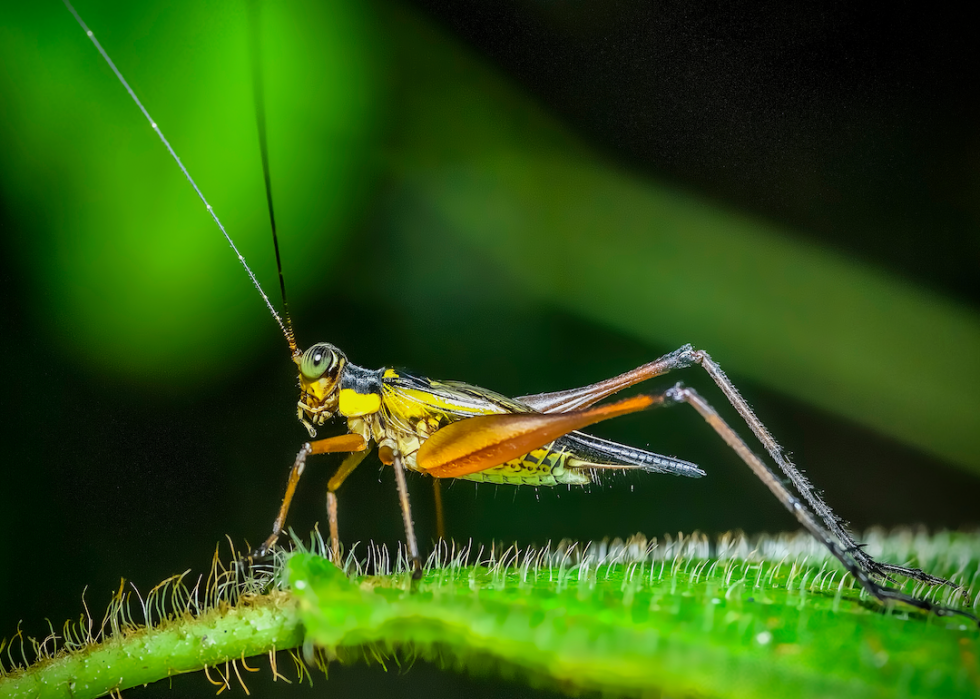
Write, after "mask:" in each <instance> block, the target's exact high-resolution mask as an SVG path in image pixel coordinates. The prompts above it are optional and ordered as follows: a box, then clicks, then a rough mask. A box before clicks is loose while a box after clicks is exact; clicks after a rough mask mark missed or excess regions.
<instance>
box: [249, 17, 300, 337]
mask: <svg viewBox="0 0 980 699" xmlns="http://www.w3.org/2000/svg"><path fill="white" fill-rule="evenodd" d="M248 30H249V31H248V38H249V47H250V49H251V51H250V53H251V54H252V95H253V97H254V98H255V123H256V125H257V126H258V128H259V150H260V151H261V152H262V174H263V176H264V177H265V199H266V202H267V203H268V205H269V223H270V224H271V226H272V246H273V247H274V248H275V250H276V269H277V270H278V271H279V292H280V294H281V295H282V314H283V315H284V316H285V317H286V340H287V341H288V342H289V349H291V350H292V351H293V355H294V356H295V355H297V354H299V348H298V347H297V346H296V334H295V331H294V330H293V319H292V318H291V317H290V315H289V303H287V301H286V279H285V278H284V277H283V275H282V258H281V256H280V255H279V235H278V234H277V233H276V213H275V211H274V210H273V208H272V177H271V175H270V174H269V147H268V144H267V142H266V136H265V88H264V84H263V82H262V42H261V41H260V39H259V2H258V0H250V2H249V3H248Z"/></svg>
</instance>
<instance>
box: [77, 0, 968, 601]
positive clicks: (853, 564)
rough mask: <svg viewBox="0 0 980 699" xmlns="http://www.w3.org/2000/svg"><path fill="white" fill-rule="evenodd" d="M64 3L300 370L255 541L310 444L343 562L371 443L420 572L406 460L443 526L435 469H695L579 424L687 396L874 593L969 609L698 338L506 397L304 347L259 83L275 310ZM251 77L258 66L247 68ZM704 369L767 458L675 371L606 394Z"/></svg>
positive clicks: (480, 477)
mask: <svg viewBox="0 0 980 699" xmlns="http://www.w3.org/2000/svg"><path fill="white" fill-rule="evenodd" d="M64 3H65V5H66V7H67V8H68V10H69V11H70V12H71V14H72V15H73V16H74V18H75V20H76V21H77V23H78V24H79V26H80V27H81V29H82V31H83V32H84V33H85V35H86V36H87V37H88V38H89V40H90V41H91V42H92V44H93V45H94V46H95V48H96V49H97V51H98V52H99V54H100V55H101V56H102V58H103V59H104V60H105V61H106V62H107V64H108V65H109V67H110V68H111V70H112V72H113V73H114V74H115V76H116V78H118V80H119V82H120V83H121V85H122V86H123V88H125V90H126V91H127V92H128V94H129V95H130V97H131V98H132V99H133V101H134V102H135V104H136V106H137V107H138V109H139V110H140V111H141V112H142V114H143V116H144V117H145V118H146V119H147V121H148V122H149V124H150V126H151V128H152V130H153V131H154V132H155V133H156V134H157V136H158V137H159V138H160V140H161V142H162V143H163V145H164V146H165V147H166V149H167V150H168V152H169V153H170V155H171V156H172V157H173V159H174V161H175V162H176V163H177V165H178V167H179V168H180V169H181V171H182V172H183V174H184V175H185V177H186V178H187V180H188V182H189V183H190V185H191V186H192V187H193V188H194V190H195V192H196V193H197V195H198V197H199V198H200V199H201V202H202V203H203V205H204V207H205V209H206V211H207V213H208V214H209V215H210V216H211V218H212V219H213V220H214V222H215V224H216V226H217V227H218V229H219V230H220V232H221V234H223V235H224V237H225V238H226V240H227V242H228V244H229V245H230V247H231V249H232V251H233V252H234V254H235V255H236V256H237V257H238V259H239V262H240V263H241V264H242V266H243V267H244V269H245V272H246V273H247V274H248V276H249V277H250V279H251V281H252V283H253V285H254V286H255V288H256V290H257V291H258V293H259V294H260V296H261V298H262V300H263V302H264V303H265V304H266V306H267V307H268V310H269V312H270V314H271V315H272V317H273V319H274V320H275V321H276V323H277V324H278V325H279V328H280V330H281V332H282V334H283V336H284V338H285V340H286V344H287V347H288V351H289V357H290V359H291V360H292V361H293V362H294V364H295V365H296V368H297V372H298V381H299V389H300V393H299V400H298V403H297V417H298V419H299V421H300V422H301V423H302V424H303V425H304V426H305V427H306V429H307V430H308V432H309V436H310V441H308V442H306V443H304V444H303V445H302V446H301V447H300V448H299V451H298V453H297V455H296V458H295V461H294V462H293V464H292V466H291V469H290V470H289V477H288V482H287V485H286V489H285V494H284V496H283V499H282V503H281V505H280V507H279V510H278V514H277V515H276V517H275V519H274V522H273V524H272V528H271V532H270V534H269V536H268V538H267V539H266V540H265V542H264V543H263V544H262V545H261V546H260V547H259V548H258V549H257V550H256V551H255V552H254V554H255V555H262V554H265V553H267V552H268V551H270V550H271V549H272V548H273V547H274V546H276V544H277V541H278V539H279V537H280V535H281V534H282V533H283V531H284V528H285V526H286V521H287V516H288V513H289V508H290V504H291V502H292V499H293V496H294V494H295V492H296V489H297V486H298V483H299V481H300V479H301V476H302V475H303V472H304V470H305V468H306V465H307V461H308V460H309V459H310V457H313V456H316V455H320V454H341V455H345V456H344V458H343V460H342V463H341V464H340V466H339V467H338V469H337V471H336V472H335V473H334V475H333V476H332V477H331V478H330V480H329V483H328V486H327V490H328V492H327V514H328V521H329V536H330V542H329V543H330V548H331V550H332V553H333V558H334V560H335V562H339V561H340V552H341V535H340V531H339V525H338V508H339V503H338V491H339V490H340V488H341V486H342V485H343V483H344V481H345V480H346V479H347V478H348V477H349V476H350V474H351V473H352V472H353V471H354V470H355V469H356V468H357V467H358V466H359V465H360V464H361V463H362V462H363V461H364V460H365V458H366V457H367V456H368V455H369V454H371V453H372V452H376V453H377V456H378V458H379V460H380V461H381V463H382V464H384V465H385V466H387V467H391V468H392V469H393V471H394V475H395V482H396V485H397V490H398V498H399V502H400V509H401V515H402V519H403V523H404V530H405V544H406V549H407V552H408V557H409V561H410V564H411V566H412V569H413V577H414V578H415V579H418V578H419V577H421V575H422V564H421V560H422V559H421V557H420V553H419V545H418V537H417V535H416V532H415V525H414V521H413V516H412V508H411V503H410V497H409V491H408V487H407V483H406V477H405V472H406V471H414V472H417V473H420V474H424V475H427V476H430V477H431V478H433V483H434V487H435V493H436V499H435V503H436V507H437V519H436V521H437V532H436V533H437V536H438V537H440V538H441V537H443V536H444V534H445V532H444V526H443V524H442V522H443V518H442V514H441V496H440V490H439V484H440V482H441V481H442V480H443V479H465V480H470V481H477V482H490V483H496V484H505V485H532V486H540V487H545V486H556V485H566V486H586V485H589V484H591V483H593V482H596V481H597V479H598V478H599V476H600V475H601V474H603V473H606V472H610V471H642V472H647V473H650V474H664V475H672V476H683V477H687V478H699V477H701V476H704V475H705V471H703V470H702V469H701V468H700V467H699V466H697V465H695V464H693V463H689V462H687V461H684V460H681V459H678V458H673V457H668V456H662V455H659V454H656V453H653V452H651V451H646V450H644V449H640V448H637V447H633V446H629V445H625V444H619V443H616V442H613V441H609V440H605V439H601V438H598V437H595V436H592V435H590V434H588V433H586V432H583V431H582V430H583V429H585V428H587V427H589V426H590V425H594V424H596V423H599V422H602V421H605V420H610V419H612V418H616V417H620V416H623V415H627V414H631V413H636V412H641V411H646V410H650V409H653V408H662V407H664V408H665V407H670V406H679V405H685V406H688V407H689V408H692V409H693V411H694V412H696V413H697V415H698V416H699V417H700V418H701V419H702V420H703V421H704V422H705V423H706V429H707V430H710V431H712V432H714V434H715V435H716V436H717V438H719V439H721V440H723V441H724V442H725V444H727V445H728V447H729V448H730V449H731V451H732V452H734V455H735V456H737V458H738V459H739V460H740V461H741V462H742V463H743V464H744V465H745V466H747V467H748V468H749V469H750V470H751V471H752V472H753V473H754V474H755V476H756V477H757V478H758V479H759V480H761V481H762V482H763V483H764V484H765V486H766V487H767V488H768V489H769V491H770V492H771V493H772V495H773V496H774V497H775V498H776V499H777V500H778V501H779V502H780V503H781V504H782V505H783V506H784V507H785V508H786V509H787V510H788V511H789V512H790V513H791V514H792V515H793V516H794V517H795V518H796V520H797V522H798V523H799V524H800V526H801V527H803V528H804V529H805V530H806V531H807V532H809V534H811V535H812V536H813V537H814V538H815V539H816V540H817V541H819V542H820V543H821V544H822V545H823V546H825V547H826V548H827V550H828V551H829V552H830V553H831V554H832V555H833V556H834V557H835V558H836V559H837V560H838V561H840V563H841V565H842V566H843V567H844V569H845V570H846V571H847V572H848V573H850V574H851V575H852V576H853V577H854V578H855V579H856V580H857V581H858V582H859V583H860V585H861V586H863V588H864V589H865V590H867V592H868V593H870V595H872V596H873V597H874V598H876V599H877V600H879V601H880V602H881V603H883V604H886V605H888V604H894V603H901V604H905V605H909V606H912V607H915V608H917V609H920V610H923V611H925V612H930V613H933V614H936V615H939V616H949V615H954V614H958V615H962V616H965V617H968V618H971V619H974V620H976V618H975V617H974V616H973V615H971V614H970V613H968V612H966V611H962V610H959V609H953V608H949V607H944V606H940V605H939V604H936V603H934V602H932V601H930V600H928V599H925V598H923V597H917V596H913V595H910V594H906V593H904V592H902V591H899V590H897V589H895V588H893V587H890V586H889V583H894V582H895V578H896V577H898V576H901V577H906V578H910V579H913V580H916V581H918V582H921V583H924V584H926V585H931V586H937V585H939V586H946V587H949V588H952V589H953V590H957V591H959V592H961V593H962V594H963V595H964V596H966V592H965V590H964V589H963V588H962V587H961V586H959V585H957V584H956V583H954V582H952V581H950V580H946V579H944V578H940V577H937V576H933V575H931V574H929V573H928V572H925V571H923V570H920V569H918V568H909V567H904V566H901V565H896V564H891V563H887V562H883V561H877V560H875V559H874V558H873V557H872V556H871V555H869V554H868V553H867V552H866V551H865V550H864V549H863V548H862V545H861V544H860V543H859V542H858V541H856V540H855V538H854V537H853V536H852V535H851V533H850V532H849V531H848V530H847V528H846V526H845V525H844V523H843V522H842V520H841V519H840V518H839V517H838V516H837V515H836V514H835V513H834V511H833V510H832V509H831V508H830V506H829V505H828V504H827V503H826V502H824V500H823V499H822V497H821V495H820V494H819V493H818V492H817V491H816V490H815V488H814V487H813V486H812V485H811V483H810V482H809V480H808V479H807V478H806V477H805V476H804V475H803V474H802V473H801V472H800V471H799V470H798V469H797V467H796V466H795V465H794V463H793V462H792V461H791V460H790V458H789V457H788V456H787V454H786V452H785V451H784V450H783V448H782V447H781V446H780V445H779V443H778V442H777V441H776V439H775V438H774V437H773V435H772V434H771V433H770V431H769V430H768V429H767V428H766V426H765V425H764V424H763V422H762V421H761V420H760V419H759V418H758V417H757V415H756V414H755V412H754V411H753V410H752V408H751V407H750V406H749V405H748V403H747V402H746V401H745V399H743V397H742V395H741V394H740V392H739V391H738V389H737V388H736V387H735V385H734V384H733V383H732V382H731V381H730V380H729V378H728V377H727V375H726V374H725V372H724V371H723V370H722V368H721V367H720V365H719V364H718V363H717V362H716V361H715V360H714V359H712V357H711V356H710V355H709V354H708V353H707V352H706V351H704V350H702V349H697V348H695V347H693V346H692V345H684V346H682V347H680V348H679V349H677V350H675V351H673V352H670V353H668V354H666V355H664V356H662V357H660V358H659V359H656V360H654V361H651V362H649V363H647V364H644V365H642V366H639V367H637V368H634V369H632V370H629V371H626V372H625V373H622V374H620V375H618V376H615V377H613V378H608V379H605V380H600V381H597V382H596V383H592V384H590V385H587V386H582V387H578V388H570V389H566V390H559V391H555V392H548V393H539V394H534V395H524V396H519V397H508V396H505V395H502V394H500V393H497V392H494V391H492V390H488V389H485V388H481V387H478V386H474V385H470V384H467V383H463V382H459V381H441V380H434V379H429V378H426V377H424V376H417V375H413V374H411V373H408V372H405V371H402V370H396V369H393V368H386V367H382V368H379V369H368V368H363V367H361V366H358V365H357V364H355V363H353V362H352V361H350V360H348V358H347V356H346V355H345V354H344V353H343V352H342V351H341V350H340V349H339V348H337V347H335V346H334V345H332V344H330V343H327V342H318V343H315V344H312V345H309V346H308V347H307V349H305V350H303V349H301V347H300V346H299V344H298V343H297V340H296V335H295V332H294V329H293V326H292V321H291V319H290V316H289V312H288V305H287V303H286V291H285V282H284V280H283V274H282V264H281V262H280V259H279V254H280V253H279V244H278V239H277V235H276V228H275V216H274V214H273V208H272V197H271V189H270V170H269V162H268V155H267V147H266V142H265V132H264V116H262V106H261V94H262V90H261V86H260V85H257V86H256V90H255V92H256V102H257V112H258V114H259V138H260V148H261V153H262V162H263V168H264V175H265V183H266V192H267V195H268V206H269V214H270V220H271V232H272V238H273V243H274V246H275V254H276V259H277V265H278V270H279V281H280V295H281V303H282V311H281V312H280V311H279V310H277V309H276V307H275V305H274V304H273V303H272V301H270V299H269V297H268V296H267V295H266V293H265V291H263V288H262V286H261V284H260V283H259V281H258V279H257V278H256V276H255V275H254V274H253V272H252V270H251V269H250V268H249V266H248V264H247V263H246V262H245V258H244V257H243V256H242V254H241V253H240V252H239V251H238V249H237V247H236V246H235V243H234V241H233V239H232V237H231V236H230V235H229V233H228V232H227V231H226V230H225V228H224V226H223V225H222V224H221V221H220V220H219V218H218V215H217V213H216V212H215V211H214V210H213V209H212V207H211V205H210V204H209V203H208V201H207V199H206V198H205V196H204V194H203V193H202V192H201V190H200V189H199V188H198V186H197V184H196V183H195V181H194V179H193V178H192V176H191V174H190V173H189V172H188V171H187V169H186V168H185V167H184V165H183V163H182V162H181V160H180V158H179V157H178V155H177V152H176V151H175V150H174V148H173V147H172V146H171V144H170V143H169V142H168V141H167V139H166V138H165V137H164V134H163V131H162V130H161V128H160V126H159V125H158V124H157V123H156V122H155V121H154V120H153V118H152V117H151V116H150V113H149V111H148V110H147V108H146V107H145V106H144V105H143V103H142V102H141V101H140V99H139V98H138V97H137V95H136V93H135V92H134V91H133V89H132V88H131V87H130V85H129V84H128V83H127V81H126V79H125V78H124V77H123V73H122V72H121V70H120V69H119V68H118V67H117V66H116V64H115V63H113V61H112V59H111V58H110V56H109V54H108V53H107V51H106V50H105V49H104V48H103V46H102V45H101V44H100V43H99V41H98V39H97V38H96V35H95V33H94V32H93V31H92V30H91V29H89V27H88V26H87V25H86V24H85V22H84V21H83V19H82V17H81V16H80V15H79V14H78V12H76V10H75V8H74V7H73V6H72V5H71V3H70V2H69V0H64ZM255 79H258V78H255ZM696 368H700V369H701V370H703V371H705V372H707V374H708V375H709V376H710V377H711V379H712V381H713V382H714V384H715V385H716V386H717V387H718V389H719V390H720V391H721V393H722V394H723V395H724V397H725V399H726V400H727V401H728V403H730V404H731V406H732V407H733V408H734V409H735V411H736V412H737V413H738V415H739V416H740V417H741V419H742V421H743V422H744V425H745V427H747V428H748V430H749V431H750V432H751V433H752V435H753V436H754V437H755V438H756V439H757V440H758V442H759V443H760V444H761V445H762V447H763V449H764V451H765V453H766V454H767V455H768V457H769V459H770V460H771V462H772V463H773V464H775V468H772V467H771V466H770V465H767V463H766V461H764V460H763V458H762V457H761V456H759V455H757V454H756V452H755V451H754V450H753V449H752V448H751V447H750V446H749V445H748V444H747V443H746V442H745V441H744V440H743V438H742V437H741V436H739V434H738V433H737V432H736V431H735V430H734V429H733V428H732V427H731V426H729V424H728V423H727V422H725V420H723V419H722V417H721V416H720V415H719V414H718V412H717V411H716V410H715V409H714V408H713V407H712V405H711V404H710V403H709V402H708V400H706V399H705V398H704V397H702V396H701V395H700V394H699V393H698V392H696V391H695V390H693V389H691V388H689V387H687V386H685V385H684V384H683V383H681V382H674V383H672V384H671V385H669V386H668V387H666V388H660V389H657V390H654V391H652V392H648V393H643V394H639V395H634V396H631V397H628V398H624V399H620V400H616V401H614V402H605V403H603V402H602V401H604V400H605V399H607V398H610V397H612V396H614V395H615V394H617V393H618V392H620V391H622V390H623V389H626V388H629V387H632V386H635V385H637V384H640V383H643V382H646V381H649V380H651V379H654V378H657V377H662V376H665V375H667V374H674V373H676V372H680V371H681V370H685V369H692V370H696ZM335 422H339V423H340V424H342V425H343V426H344V427H346V432H345V433H344V434H340V435H337V436H332V437H326V438H321V439H317V438H316V437H317V430H318V428H321V427H323V426H325V425H328V424H333V423H335Z"/></svg>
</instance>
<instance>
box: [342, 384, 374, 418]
mask: <svg viewBox="0 0 980 699" xmlns="http://www.w3.org/2000/svg"><path fill="white" fill-rule="evenodd" d="M380 409H381V396H380V395H378V394H377V393H358V392H357V391H355V390H354V389H353V388H342V389H340V404H339V410H340V414H341V415H343V416H344V417H357V416H359V415H371V414H372V413H376V412H378V411H379V410H380Z"/></svg>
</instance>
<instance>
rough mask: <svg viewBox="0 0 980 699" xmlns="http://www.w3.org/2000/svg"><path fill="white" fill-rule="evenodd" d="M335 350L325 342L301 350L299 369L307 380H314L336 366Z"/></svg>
mask: <svg viewBox="0 0 980 699" xmlns="http://www.w3.org/2000/svg"><path fill="white" fill-rule="evenodd" d="M338 361H339V359H338V356H337V350H336V349H335V348H334V346H333V345H329V344H327V343H326V342H321V343H319V344H316V345H313V346H312V347H310V348H309V349H308V350H306V351H305V352H303V359H302V360H301V361H300V365H299V370H300V373H301V374H303V378H305V379H306V380H307V381H316V380H317V379H319V378H320V377H321V376H323V375H324V374H326V373H327V372H328V371H330V370H331V369H333V368H335V367H336V366H337V363H338Z"/></svg>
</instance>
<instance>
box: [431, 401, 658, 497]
mask: <svg viewBox="0 0 980 699" xmlns="http://www.w3.org/2000/svg"><path fill="white" fill-rule="evenodd" d="M662 402H663V399H662V398H661V397H659V396H634V397H632V398H627V399H625V400H621V401H617V402H615V403H610V404H609V405H601V406H599V407H597V408H590V409H588V410H576V411H572V412H567V413H551V414H541V413H506V414H502V415H480V416H477V417H471V418H466V419H465V420H459V421H458V422H452V423H450V424H448V425H446V426H445V427H443V428H442V429H440V430H438V431H437V432H436V433H435V434H433V435H432V436H431V437H429V438H428V439H427V440H425V442H423V444H422V447H421V448H420V449H419V451H418V454H417V455H416V457H415V462H416V464H417V465H418V468H419V470H420V471H423V472H425V473H428V474H429V475H431V476H435V477H436V478H458V477H460V476H465V475H468V474H470V473H478V472H479V471H484V470H486V469H488V468H492V467H494V466H499V465H500V464H502V463H505V462H507V461H510V460H511V459H516V458H518V457H519V456H523V455H524V454H527V453H528V452H530V451H533V450H535V449H537V448H539V447H543V446H544V445H545V444H548V443H549V442H553V441H554V440H556V439H558V438H559V437H561V436H562V435H566V434H568V433H569V432H572V431H574V430H579V429H582V428H583V427H587V426H588V425H592V424H595V423H597V422H601V421H603V420H609V419H610V418H614V417H619V416H620V415H628V414H629V413H635V412H639V411H640V410H646V409H647V408H650V407H652V406H654V405H659V404H660V403H662Z"/></svg>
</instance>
